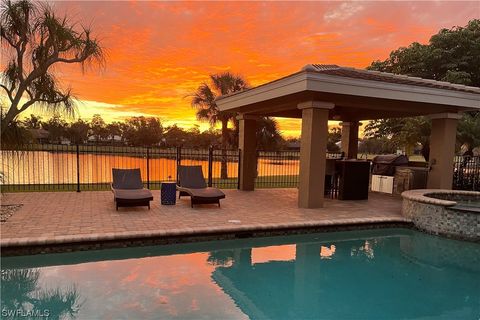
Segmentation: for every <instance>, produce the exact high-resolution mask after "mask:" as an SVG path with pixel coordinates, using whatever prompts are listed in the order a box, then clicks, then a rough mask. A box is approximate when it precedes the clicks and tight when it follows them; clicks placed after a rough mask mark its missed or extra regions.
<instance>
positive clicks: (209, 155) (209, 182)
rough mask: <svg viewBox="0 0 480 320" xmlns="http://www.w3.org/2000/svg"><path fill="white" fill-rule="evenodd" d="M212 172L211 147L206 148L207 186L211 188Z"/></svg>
mask: <svg viewBox="0 0 480 320" xmlns="http://www.w3.org/2000/svg"><path fill="white" fill-rule="evenodd" d="M212 171H213V147H212V146H210V147H209V148H208V186H209V187H211V186H212Z"/></svg>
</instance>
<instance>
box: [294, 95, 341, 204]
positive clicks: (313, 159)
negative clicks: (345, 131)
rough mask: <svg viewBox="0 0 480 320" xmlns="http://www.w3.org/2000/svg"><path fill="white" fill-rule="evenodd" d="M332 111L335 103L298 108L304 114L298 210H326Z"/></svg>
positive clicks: (315, 102)
mask: <svg viewBox="0 0 480 320" xmlns="http://www.w3.org/2000/svg"><path fill="white" fill-rule="evenodd" d="M333 107H334V104H333V103H330V102H323V101H308V102H303V103H300V104H298V108H299V109H301V110H302V136H301V139H300V177H299V184H298V206H299V207H300V208H320V207H323V197H324V189H325V159H326V152H327V136H328V111H329V109H332V108H333Z"/></svg>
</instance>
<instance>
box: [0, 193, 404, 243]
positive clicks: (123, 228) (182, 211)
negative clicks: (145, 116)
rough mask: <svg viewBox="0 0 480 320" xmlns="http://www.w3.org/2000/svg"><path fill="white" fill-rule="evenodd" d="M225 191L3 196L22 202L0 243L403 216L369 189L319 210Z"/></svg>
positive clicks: (396, 200) (290, 199)
mask: <svg viewBox="0 0 480 320" xmlns="http://www.w3.org/2000/svg"><path fill="white" fill-rule="evenodd" d="M225 193H226V195H227V198H226V199H225V200H223V201H222V202H221V204H222V206H221V207H220V208H219V207H217V206H216V205H200V206H196V207H195V208H193V209H192V208H190V200H189V198H187V197H185V198H182V199H181V200H177V204H176V205H175V206H163V205H161V204H160V194H159V191H153V194H154V201H153V202H152V208H151V210H148V209H147V208H146V207H138V208H120V209H119V211H116V210H115V206H114V202H113V197H112V193H111V192H108V191H101V192H81V193H76V192H43V193H42V192H39V193H10V194H4V195H3V196H2V203H3V204H19V203H21V204H23V206H22V208H21V209H19V210H18V211H17V212H15V213H14V215H13V216H11V217H10V218H9V219H8V220H7V222H3V223H2V224H1V246H2V247H8V246H21V245H36V244H50V243H67V242H82V241H95V240H113V239H128V238H135V237H159V236H169V235H177V236H178V235H193V234H202V233H209V232H233V231H247V230H266V229H274V228H302V227H316V226H330V225H342V224H352V223H376V222H405V221H407V220H406V219H405V218H404V217H403V216H402V215H401V213H400V211H401V199H400V197H398V196H397V197H395V196H391V195H385V194H375V193H371V194H370V199H369V200H368V201H367V200H364V201H339V200H332V199H327V200H326V203H325V207H324V208H319V209H300V208H298V207H297V190H296V189H261V190H256V191H254V192H247V191H238V190H225Z"/></svg>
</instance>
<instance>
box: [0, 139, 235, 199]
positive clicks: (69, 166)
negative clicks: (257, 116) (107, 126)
mask: <svg viewBox="0 0 480 320" xmlns="http://www.w3.org/2000/svg"><path fill="white" fill-rule="evenodd" d="M1 156H2V161H1V162H2V163H1V169H0V172H1V187H2V191H3V192H15V191H17V192H18V191H84V190H108V189H109V188H110V182H111V181H112V168H140V170H141V174H142V179H143V182H144V184H145V185H146V186H147V187H148V188H150V189H159V188H160V185H161V182H162V181H175V180H176V179H177V166H178V165H201V166H202V169H203V172H204V174H205V176H206V179H207V182H208V185H209V186H214V187H218V188H237V186H238V162H239V151H238V150H215V149H207V150H196V149H182V148H156V147H124V146H96V145H80V146H79V145H73V146H71V145H52V144H43V145H40V144H36V145H26V146H23V147H20V148H18V149H16V150H2V152H1ZM222 163H223V165H222Z"/></svg>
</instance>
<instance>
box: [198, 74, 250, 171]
mask: <svg viewBox="0 0 480 320" xmlns="http://www.w3.org/2000/svg"><path fill="white" fill-rule="evenodd" d="M210 82H211V83H210V84H208V83H202V84H201V85H200V86H199V87H198V89H197V91H196V92H195V93H193V94H192V95H191V97H192V101H191V104H192V107H194V108H196V109H197V119H199V120H203V121H208V122H209V123H210V125H211V126H212V127H213V126H215V125H216V124H217V123H219V122H220V123H221V125H222V161H221V162H222V164H221V173H220V176H221V178H222V179H227V178H228V173H227V144H228V143H227V141H228V134H229V133H228V123H229V122H230V121H233V120H234V119H235V113H232V112H225V111H220V110H219V109H218V107H217V104H216V103H215V99H216V98H217V97H218V96H221V95H227V94H230V93H233V92H237V91H242V90H245V89H247V88H248V87H249V85H248V83H247V81H246V80H245V79H244V78H243V77H241V76H239V75H234V74H232V73H230V72H224V73H220V74H213V75H210Z"/></svg>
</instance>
